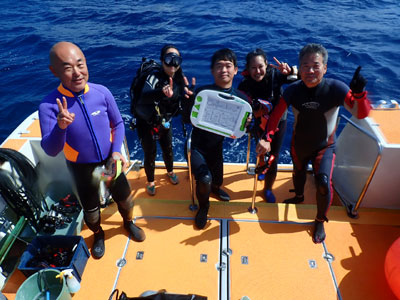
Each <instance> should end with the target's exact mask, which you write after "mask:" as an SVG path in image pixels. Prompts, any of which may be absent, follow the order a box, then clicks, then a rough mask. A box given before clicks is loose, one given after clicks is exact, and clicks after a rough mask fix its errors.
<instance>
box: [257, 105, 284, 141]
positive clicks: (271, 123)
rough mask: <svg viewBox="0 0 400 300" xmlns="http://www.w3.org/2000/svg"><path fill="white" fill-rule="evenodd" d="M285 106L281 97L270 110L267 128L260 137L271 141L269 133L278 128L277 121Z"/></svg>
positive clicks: (271, 133)
mask: <svg viewBox="0 0 400 300" xmlns="http://www.w3.org/2000/svg"><path fill="white" fill-rule="evenodd" d="M287 108H288V105H287V103H286V101H285V99H283V97H281V98H280V99H279V102H278V104H277V105H276V106H275V107H274V109H273V110H272V113H271V115H270V117H269V120H268V125H267V130H266V131H265V132H264V134H263V137H262V138H263V139H265V140H267V141H268V142H271V141H272V138H271V135H273V134H274V133H275V132H276V131H277V130H278V124H279V121H280V120H281V117H282V115H283V114H284V113H285V111H286V109H287Z"/></svg>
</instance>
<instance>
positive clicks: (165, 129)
mask: <svg viewBox="0 0 400 300" xmlns="http://www.w3.org/2000/svg"><path fill="white" fill-rule="evenodd" d="M160 59H161V62H162V68H160V69H154V71H153V72H151V73H150V74H149V75H148V76H147V78H146V81H145V83H144V86H143V89H142V91H141V94H140V98H139V101H138V108H137V110H140V109H141V108H146V109H144V111H145V112H146V113H144V114H138V115H146V117H140V116H139V117H138V116H136V118H137V120H136V128H137V132H138V136H139V139H140V142H141V145H142V148H143V151H144V168H145V172H146V176H147V181H148V184H147V187H146V191H147V193H148V194H149V195H151V196H153V195H155V193H156V189H155V182H154V169H155V159H156V154H157V144H156V141H157V140H158V142H159V144H160V146H161V150H162V154H163V160H164V163H165V167H166V169H167V172H168V173H167V176H168V178H169V180H170V182H171V183H172V184H178V183H179V180H178V177H177V175H176V174H175V173H174V172H173V160H174V159H173V151H172V128H171V121H172V118H173V117H174V116H176V115H177V114H178V113H180V111H181V102H182V101H184V99H185V97H189V96H190V95H191V94H192V92H191V91H190V90H189V89H188V88H187V86H188V82H187V79H186V77H185V76H184V75H183V72H182V68H181V62H182V58H181V56H180V53H179V51H178V49H177V48H176V47H175V46H174V45H165V46H164V47H163V48H162V49H161V55H160ZM192 83H193V84H194V79H193V80H192ZM149 108H150V109H149Z"/></svg>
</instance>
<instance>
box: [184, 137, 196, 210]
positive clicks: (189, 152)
mask: <svg viewBox="0 0 400 300" xmlns="http://www.w3.org/2000/svg"><path fill="white" fill-rule="evenodd" d="M186 147H187V149H186V151H187V164H188V171H189V186H190V196H191V200H192V203H191V205H190V206H189V209H190V210H192V211H194V210H196V209H197V205H196V203H195V202H194V187H193V175H192V163H191V157H192V132H190V133H189V136H188V139H187V141H186Z"/></svg>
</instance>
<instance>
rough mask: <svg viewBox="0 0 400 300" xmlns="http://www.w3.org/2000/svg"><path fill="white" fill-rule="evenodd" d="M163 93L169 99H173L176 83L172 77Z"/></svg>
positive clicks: (164, 87)
mask: <svg viewBox="0 0 400 300" xmlns="http://www.w3.org/2000/svg"><path fill="white" fill-rule="evenodd" d="M162 91H163V93H164V95H165V96H167V97H168V98H171V97H172V96H173V95H174V81H173V80H172V78H171V77H170V78H169V84H167V85H164V86H163V88H162Z"/></svg>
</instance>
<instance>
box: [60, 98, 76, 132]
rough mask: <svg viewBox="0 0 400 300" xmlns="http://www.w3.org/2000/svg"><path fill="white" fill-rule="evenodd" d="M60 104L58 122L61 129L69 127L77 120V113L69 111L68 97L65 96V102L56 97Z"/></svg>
mask: <svg viewBox="0 0 400 300" xmlns="http://www.w3.org/2000/svg"><path fill="white" fill-rule="evenodd" d="M56 101H57V105H58V111H59V112H58V115H57V124H58V127H60V128H61V129H65V128H67V127H68V126H69V125H71V123H72V122H73V121H74V120H75V114H74V113H70V112H69V111H68V105H67V99H65V97H63V103H62V104H61V101H60V99H58V98H57V99H56Z"/></svg>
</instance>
